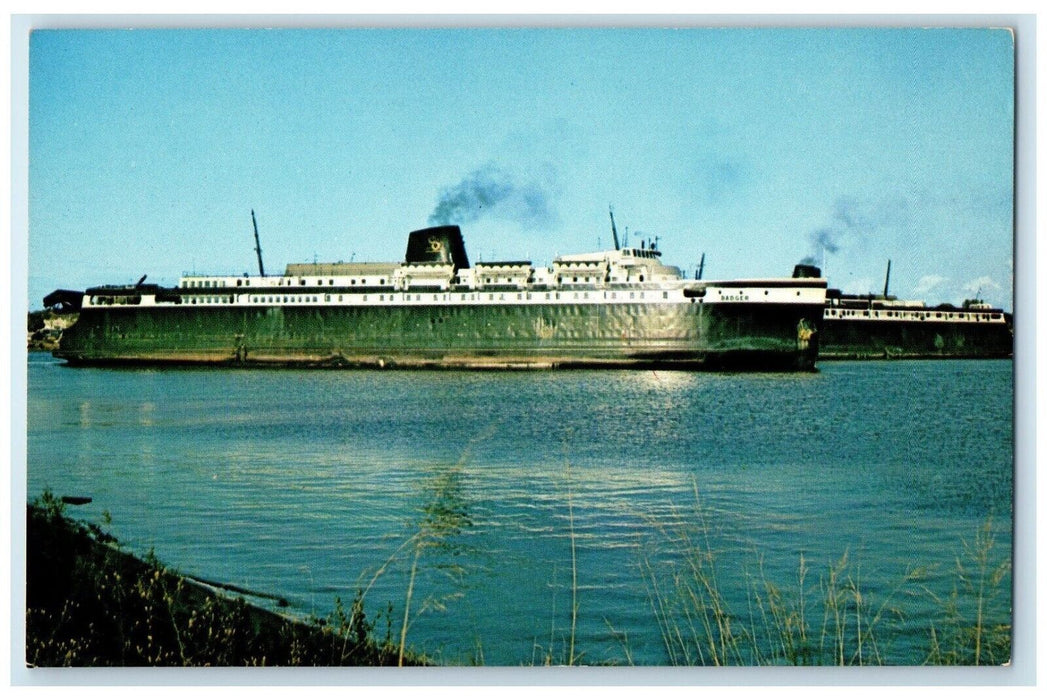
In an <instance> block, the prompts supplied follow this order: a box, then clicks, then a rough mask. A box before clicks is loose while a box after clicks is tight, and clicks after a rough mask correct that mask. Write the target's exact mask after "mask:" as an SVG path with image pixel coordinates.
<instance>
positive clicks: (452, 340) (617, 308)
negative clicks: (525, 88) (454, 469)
mask: <svg viewBox="0 0 1047 700" xmlns="http://www.w3.org/2000/svg"><path fill="white" fill-rule="evenodd" d="M819 312H820V307H817V306H813V305H812V306H811V307H806V306H802V305H768V304H764V305H760V306H758V307H754V306H752V305H748V304H718V305H706V304H698V303H686V304H629V303H623V304H599V305H597V304H571V303H564V304H555V305H553V304H549V305H523V304H521V305H499V306H439V305H431V306H389V307H308V306H280V307H266V308H228V307H210V308H209V307H197V308H193V307H190V308H185V307H181V308H177V309H146V308H133V307H132V308H129V307H110V308H105V309H90V310H83V311H82V312H81V314H80V318H79V320H78V321H77V322H76V323H75V324H74V325H73V326H72V327H70V328H69V329H67V330H66V331H65V333H64V334H63V336H62V340H61V346H60V348H59V349H58V350H57V351H55V353H54V354H55V356H56V357H59V358H63V359H65V360H67V361H68V362H69V363H71V364H134V363H178V364H226V365H240V366H302V365H306V366H327V367H353V366H367V367H473V368H476V367H504V368H516V367H519V368H525V367H550V368H569V367H603V366H616V367H630V366H634V367H648V366H677V367H681V368H710V369H714V368H715V369H720V368H723V369H734V368H738V369H766V370H809V369H812V368H813V367H814V362H815V359H816V357H817V333H816V332H812V331H816V324H815V323H813V320H814V319H816V318H817V314H818V313H819ZM805 328H806V329H807V332H806V333H804V332H803V329H805Z"/></svg>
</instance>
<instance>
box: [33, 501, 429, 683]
mask: <svg viewBox="0 0 1047 700" xmlns="http://www.w3.org/2000/svg"><path fill="white" fill-rule="evenodd" d="M64 510H65V508H64V504H63V503H62V502H61V501H60V500H59V499H56V498H55V497H54V496H52V495H51V494H48V493H45V494H44V495H43V496H42V497H41V498H40V499H38V500H37V501H36V502H34V503H33V504H31V505H30V506H29V508H28V515H27V522H26V664H27V665H29V666H38V667H44V666H384V665H396V664H397V663H398V662H402V663H404V664H406V665H416V664H419V663H423V662H424V660H423V659H420V658H418V657H417V656H414V655H411V654H409V653H408V654H406V655H403V654H402V652H401V650H400V648H399V646H397V645H394V644H393V643H392V642H391V641H390V638H391V631H390V630H389V629H388V628H387V629H386V630H385V631H384V637H383V638H381V639H380V638H379V637H378V636H377V635H376V630H375V627H376V625H375V624H374V623H373V622H371V621H369V620H367V618H366V617H365V615H364V613H363V607H362V605H361V603H360V601H359V600H357V601H354V602H353V603H352V604H350V605H349V606H348V608H347V607H345V606H343V605H342V603H341V602H340V601H336V602H335V609H334V611H333V612H332V613H331V615H330V616H329V617H328V618H327V619H314V620H311V621H309V622H302V621H299V620H292V619H290V618H287V617H284V616H282V615H278V614H276V613H273V612H270V611H268V610H264V609H261V608H258V607H254V606H252V605H249V604H248V603H247V602H246V601H245V599H244V598H243V597H242V596H241V597H229V596H226V595H219V594H218V593H217V592H216V590H215V589H214V587H212V586H208V585H205V584H202V583H199V582H197V581H194V580H192V579H189V578H186V577H185V576H182V575H180V574H178V573H177V572H175V571H172V570H170V569H168V568H167V567H165V566H164V565H163V564H162V563H160V562H159V561H157V560H156V559H155V558H154V557H151V556H150V557H146V558H145V559H144V560H143V559H139V558H137V557H134V556H132V555H130V554H129V553H127V552H126V551H124V550H123V549H121V547H120V546H119V544H118V543H117V542H116V541H115V540H114V539H113V538H112V537H111V536H109V535H108V534H107V533H105V532H103V531H102V530H101V529H99V528H98V527H97V526H94V525H89V524H82V523H78V522H74V521H73V520H71V519H70V518H68V517H66V515H65V512H64Z"/></svg>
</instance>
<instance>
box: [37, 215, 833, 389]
mask: <svg viewBox="0 0 1047 700" xmlns="http://www.w3.org/2000/svg"><path fill="white" fill-rule="evenodd" d="M612 226H613V218H612ZM614 234H615V235H614V239H615V246H614V249H613V250H605V251H601V252H595V253H587V254H577V255H562V256H560V257H557V258H556V259H555V260H554V262H553V263H552V265H551V266H549V267H536V266H534V265H532V264H531V262H529V261H505V262H480V263H476V264H474V265H470V263H469V259H468V257H467V255H466V251H465V244H464V241H463V238H462V233H461V230H460V229H459V227H458V226H437V227H432V228H426V229H422V230H418V231H414V232H412V233H410V235H409V237H408V242H407V251H406V255H405V257H404V261H403V262H397V263H381V262H372V263H357V262H349V263H345V262H339V263H302V264H289V265H287V268H286V270H285V272H284V273H283V274H282V275H266V274H265V270H264V267H263V265H262V258H261V248H260V246H259V247H258V262H259V274H258V275H242V276H235V275H231V276H221V275H219V276H213V275H195V274H189V275H184V276H182V277H181V279H180V281H179V284H178V286H177V287H161V286H158V285H153V284H146V283H145V278H143V279H142V280H140V281H139V282H138V284H134V285H122V286H121V285H117V286H100V287H93V288H90V289H87V290H86V291H84V292H78V291H69V290H57V291H55V292H52V293H51V294H49V295H48V296H47V298H46V299H45V300H44V304H45V306H47V307H48V308H51V309H54V310H58V311H67V312H78V313H79V318H78V319H77V321H76V323H74V324H73V325H72V326H70V327H69V328H68V329H66V330H65V331H64V333H63V335H62V337H61V341H60V345H59V347H58V349H57V350H55V351H54V355H55V356H56V357H59V358H63V359H65V360H66V361H67V362H68V363H69V364H139V363H143V364H210V365H229V366H311V367H382V368H393V367H400V368H418V367H441V368H456V367H460V368H572V367H623V368H628V367H645V368H647V367H675V368H685V369H727V370H735V369H739V370H742V369H752V370H786V371H789V370H792V371H796V370H812V369H813V368H814V365H815V361H816V358H817V355H818V343H819V335H818V330H819V324H820V322H821V318H822V315H823V310H824V308H825V294H826V281H825V280H824V279H822V278H820V277H817V276H814V277H811V276H809V275H807V274H805V273H804V270H805V269H806V268H804V267H803V266H797V269H796V270H795V271H794V276H793V277H782V278H770V279H735V280H725V281H704V280H699V279H695V280H690V279H687V278H686V276H685V275H683V274H682V273H681V271H680V269H679V268H676V267H672V266H668V265H665V264H663V263H662V261H661V259H660V258H661V251H659V250H657V246H656V245H655V244H651V245H648V244H647V243H643V244H641V247H640V248H629V247H623V246H620V245H619V243H618V237H617V231H614ZM256 243H257V227H256Z"/></svg>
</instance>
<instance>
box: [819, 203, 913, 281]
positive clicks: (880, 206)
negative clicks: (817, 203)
mask: <svg viewBox="0 0 1047 700" xmlns="http://www.w3.org/2000/svg"><path fill="white" fill-rule="evenodd" d="M909 215H910V212H909V203H908V202H907V201H906V200H904V199H886V200H884V201H881V202H877V203H874V204H872V205H864V206H863V205H862V204H860V203H859V202H858V201H857V200H855V199H851V198H849V197H840V198H838V199H837V200H836V201H835V202H834V203H833V209H832V215H831V217H830V220H829V223H828V224H827V225H826V226H822V227H820V228H818V229H816V230H814V231H812V232H811V233H810V236H809V238H810V245H811V254H810V255H808V256H807V257H806V258H804V259H803V261H802V262H803V263H804V264H807V265H817V264H820V263H821V262H822V254H823V253H836V252H838V251H839V250H840V247H841V246H842V245H843V244H844V242H845V241H847V240H848V239H860V238H864V237H866V236H869V235H871V234H873V233H875V232H876V231H877V230H879V229H881V228H883V227H888V226H894V227H897V226H903V225H904V224H905V222H906V221H907V219H908V217H909Z"/></svg>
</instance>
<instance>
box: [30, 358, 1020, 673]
mask: <svg viewBox="0 0 1047 700" xmlns="http://www.w3.org/2000/svg"><path fill="white" fill-rule="evenodd" d="M28 386H29V403H28V411H29V414H28V490H29V494H30V497H32V496H34V495H37V494H39V493H40V492H41V491H42V490H43V489H44V488H50V489H51V490H53V491H54V492H55V493H57V494H60V495H61V494H75V495H89V496H91V497H92V498H93V499H94V500H93V502H92V503H91V504H90V505H88V506H83V507H79V508H76V509H75V510H74V511H73V513H74V515H76V516H78V517H82V518H85V519H89V520H93V521H98V522H100V521H101V520H102V517H103V512H106V511H107V512H108V513H110V514H111V516H112V525H111V526H110V530H111V531H112V532H113V534H115V535H116V536H117V537H118V538H119V539H120V540H121V541H123V542H124V543H126V544H127V545H128V546H129V547H131V548H132V549H133V550H135V551H139V552H144V551H148V550H149V549H153V550H155V553H156V555H157V556H158V557H159V558H160V559H161V560H162V561H164V562H165V563H167V564H169V565H171V566H173V567H175V568H177V569H179V570H181V571H183V572H185V573H188V574H191V575H196V576H199V577H202V578H205V579H210V580H218V581H224V582H227V583H230V584H235V585H238V586H242V587H246V588H249V589H252V590H257V591H263V592H266V593H271V594H274V595H279V596H283V597H286V598H287V599H288V600H290V602H291V604H292V608H291V610H292V612H294V613H296V614H301V615H309V614H317V615H324V614H327V613H328V612H330V611H331V610H332V609H333V607H334V600H335V597H336V596H340V597H341V598H342V600H344V601H348V600H350V599H352V597H353V595H354V594H355V593H356V591H357V590H360V589H365V590H366V597H365V600H366V609H367V612H368V614H369V616H370V617H372V618H375V617H378V618H379V619H380V621H381V622H380V628H379V631H380V632H381V633H382V634H384V632H385V624H386V622H385V620H386V619H389V620H390V629H391V631H392V636H393V637H394V638H396V639H398V638H399V630H400V624H401V622H402V617H403V611H404V606H405V604H407V603H408V595H407V591H408V589H409V588H410V589H411V591H412V593H411V596H410V601H409V603H410V615H409V618H410V619H411V626H410V628H409V631H408V634H407V641H408V644H409V645H411V646H413V647H414V648H416V649H418V650H423V651H425V652H426V653H428V654H430V655H431V656H433V657H435V658H437V659H438V660H440V661H442V662H444V663H452V664H465V663H486V664H509V665H516V664H533V663H546V662H552V663H564V662H567V661H569V660H570V654H571V649H572V645H571V641H572V626H573V628H574V634H573V640H574V644H573V650H574V657H575V659H576V660H577V659H580V660H581V662H582V663H637V664H665V663H669V662H670V661H671V660H674V659H675V660H676V661H680V658H679V657H673V656H670V651H669V649H668V648H667V646H666V644H665V640H664V637H663V631H664V627H663V626H662V625H660V624H659V619H660V618H659V617H658V615H656V614H655V608H656V607H657V605H658V603H659V602H661V603H662V604H665V603H666V601H667V600H669V598H670V596H669V594H668V593H667V591H668V590H669V589H668V582H669V580H670V574H671V572H672V571H674V570H679V567H681V566H682V565H683V564H684V562H685V561H686V554H687V552H689V551H691V552H693V551H695V549H696V548H699V549H703V550H705V549H706V548H707V549H708V550H709V551H712V552H714V553H715V557H716V558H715V562H716V573H717V577H718V581H719V588H720V590H721V592H722V593H723V595H724V596H725V598H726V600H727V601H728V603H729V604H730V606H731V610H732V612H734V613H735V614H736V615H737V616H739V618H746V617H747V616H749V613H750V611H751V610H752V609H753V608H752V588H751V587H750V586H749V585H748V583H747V582H751V581H752V580H754V579H753V576H754V575H757V574H758V578H757V580H759V581H773V582H776V583H777V584H778V585H779V586H781V587H783V588H786V589H789V588H790V587H791V588H793V589H795V588H796V587H797V580H798V571H799V565H800V557H801V554H802V556H803V561H804V562H805V564H806V566H807V567H808V568H809V573H808V575H807V581H806V584H805V586H806V588H807V589H808V590H809V591H811V592H814V593H817V590H818V587H819V581H820V580H824V577H825V576H826V572H827V571H828V568H829V567H830V566H831V565H833V564H834V563H837V562H839V560H840V559H841V557H842V556H844V555H845V554H846V555H847V557H848V561H849V562H850V564H851V567H852V568H851V569H850V570H849V572H850V575H851V576H852V577H853V578H854V579H855V580H856V581H857V582H858V583H860V585H861V587H862V590H863V591H864V592H866V593H867V594H869V595H872V596H876V595H880V596H883V595H886V592H887V591H890V590H891V589H892V586H894V585H895V584H896V582H898V581H899V580H901V579H902V578H903V577H904V576H905V574H906V572H907V571H908V570H910V569H911V568H912V567H916V566H920V567H923V566H927V567H930V570H929V573H928V574H927V575H926V577H925V578H923V579H921V585H924V586H926V587H927V588H928V590H931V591H933V592H935V593H936V594H937V595H940V596H941V597H943V598H945V597H947V596H948V594H949V593H950V592H951V591H952V590H953V588H954V587H955V586H956V580H955V577H954V576H951V572H952V571H953V570H954V568H955V562H956V558H957V556H962V555H963V546H964V542H965V541H966V542H968V543H970V542H972V541H973V540H974V538H975V534H976V532H977V531H978V528H979V527H980V526H982V525H984V524H985V523H986V522H987V521H988V519H989V518H991V524H992V530H993V532H994V533H995V536H996V548H995V550H994V556H1001V557H1006V556H1008V553H1009V550H1010V546H1011V518H1012V515H1011V513H1012V510H1011V508H1012V506H1011V502H1012V484H1013V480H1012V468H1013V448H1012V429H1013V428H1012V426H1013V409H1012V397H1013V391H1012V364H1011V363H1010V362H1009V361H947V362H931V361H923V362H870V363H822V364H821V371H820V372H819V373H817V374H803V375H778V374H776V375H761V374H755V375H752V374H700V373H685V372H650V371H646V372H630V371H623V372H608V371H596V372H588V371H585V372H582V371H579V372H522V373H470V372H367V371H291V370H286V371H268V370H243V371H241V370H100V369H74V368H69V367H66V366H64V365H61V364H59V363H57V362H55V361H54V360H52V359H51V358H50V357H48V356H45V355H38V354H33V355H31V357H30V364H29V374H28ZM685 537H687V538H691V539H690V544H686V543H685V539H684V538H685ZM415 564H416V565H415ZM412 565H415V566H414V567H413V568H414V571H415V581H414V585H413V587H412V586H411V571H412ZM1007 585H1008V583H1007V581H1004V583H1003V584H1002V586H1003V588H1004V589H1005V590H1004V593H1003V595H1002V597H998V598H997V599H996V600H995V602H994V606H995V607H994V608H993V611H992V614H993V615H994V616H995V617H994V620H995V621H998V622H1003V623H1006V622H1009V606H1010V593H1009V590H1007ZM961 595H963V592H962V591H961ZM898 603H899V605H901V606H907V611H908V612H907V613H906V621H905V625H906V626H907V627H906V628H907V629H909V635H908V636H905V635H903V636H902V637H901V640H900V641H898V642H896V643H895V644H894V645H893V647H892V648H891V650H890V651H889V652H885V654H886V659H885V660H887V661H889V662H891V663H919V662H920V661H921V660H922V659H923V657H924V655H925V649H923V647H922V646H921V644H922V642H921V641H920V639H919V638H918V636H913V634H914V633H913V630H926V628H927V626H928V621H929V620H931V619H932V617H933V615H935V614H937V613H940V609H941V605H940V604H938V605H930V604H929V603H928V602H927V598H926V597H925V596H924V597H912V599H911V600H907V599H905V598H904V596H903V597H902V599H900V600H899V601H898ZM575 605H576V609H577V614H576V620H575V621H574V622H573V623H572V608H573V606H575ZM390 608H391V613H390ZM814 622H815V623H816V625H820V624H821V619H820V618H819V619H818V620H815V621H814ZM883 639H884V640H886V639H887V633H886V631H884V633H883Z"/></svg>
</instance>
